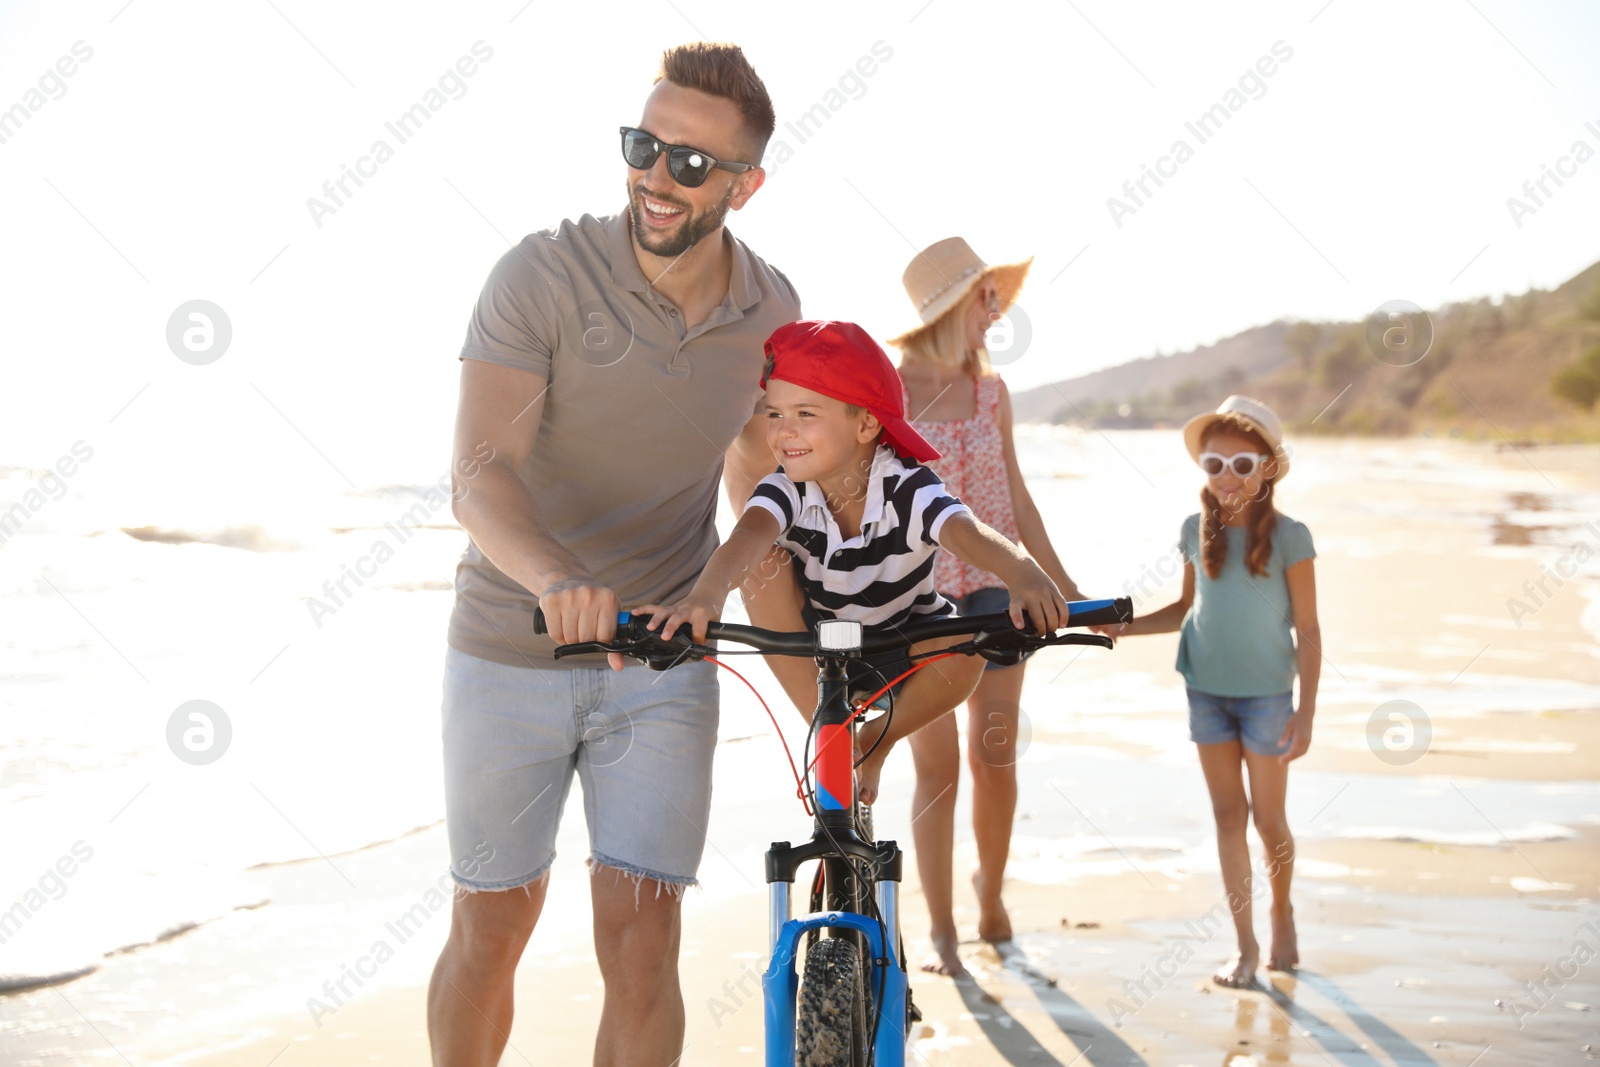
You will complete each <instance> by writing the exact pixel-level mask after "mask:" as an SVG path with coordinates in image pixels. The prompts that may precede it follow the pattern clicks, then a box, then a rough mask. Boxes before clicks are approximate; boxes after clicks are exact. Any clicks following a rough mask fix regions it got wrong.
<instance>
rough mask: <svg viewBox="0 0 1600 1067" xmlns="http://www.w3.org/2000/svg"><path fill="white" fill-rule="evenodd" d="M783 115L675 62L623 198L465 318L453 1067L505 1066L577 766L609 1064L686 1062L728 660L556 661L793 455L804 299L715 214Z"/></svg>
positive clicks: (699, 65)
mask: <svg viewBox="0 0 1600 1067" xmlns="http://www.w3.org/2000/svg"><path fill="white" fill-rule="evenodd" d="M773 125H774V115H773V109H772V102H771V101H770V100H769V99H768V97H767V92H766V89H765V87H764V86H763V85H762V84H761V79H760V78H758V77H757V76H756V73H755V71H754V70H753V69H752V68H751V66H750V64H749V63H748V61H747V60H746V59H745V57H744V55H743V53H742V52H741V51H740V50H739V49H738V48H737V47H734V46H732V45H723V44H706V43H699V44H692V45H685V46H683V47H680V48H674V49H672V50H670V51H668V52H667V53H665V55H664V56H663V57H662V66H661V72H660V74H659V75H658V76H657V79H656V83H655V88H654V90H653V91H652V92H651V93H650V96H649V98H648V100H647V101H646V102H645V107H644V113H643V115H642V116H641V117H640V119H639V121H638V124H637V126H628V127H623V128H622V130H621V147H622V154H623V158H624V163H625V165H626V168H627V169H626V174H627V192H628V207H627V210H626V211H625V212H623V213H621V214H617V215H612V216H607V217H603V218H595V217H592V216H588V215H585V216H583V217H582V218H580V219H578V220H577V221H571V220H569V221H566V222H563V223H562V224H561V225H560V226H559V227H556V228H555V229H553V230H547V231H543V232H540V233H536V234H530V235H529V236H528V237H526V238H524V239H523V240H522V242H521V243H520V244H518V245H517V247H516V248H514V249H512V250H511V251H510V252H508V253H507V254H506V255H505V256H504V257H502V258H501V260H500V261H499V263H497V264H496V265H495V267H494V270H493V271H492V272H491V273H490V275H489V280H488V282H487V283H486V284H485V285H484V288H483V292H482V295H481V296H480V297H479V299H478V305H477V307H476V309H475V310H474V312H473V315H472V320H471V323H470V325H469V327H468V330H467V339H466V343H465V345H464V346H463V347H462V350H461V360H462V369H461V398H460V407H459V410H458V412H457V418H456V433H455V445H454V453H455V464H454V470H456V471H458V472H461V473H462V475H463V478H462V480H463V482H464V483H465V478H464V476H465V474H466V472H469V471H472V472H475V473H474V474H473V475H472V477H471V482H470V491H468V492H462V491H460V490H461V489H464V488H468V486H467V485H466V484H463V485H462V486H459V487H457V492H456V495H455V499H456V501H457V502H456V505H455V508H454V511H455V515H456V518H457V519H458V520H459V521H460V523H461V525H462V526H463V527H464V528H465V529H466V531H467V533H468V534H469V535H470V541H469V542H468V545H467V550H466V552H465V554H464V555H463V556H462V559H461V563H460V565H459V566H458V568H457V571H456V603H455V610H454V613H453V614H452V616H451V619H450V629H449V649H448V651H447V653H446V660H445V684H444V714H443V718H444V758H445V810H446V821H447V824H448V828H449V838H450V850H451V856H452V864H451V869H452V872H453V873H454V876H455V880H456V883H457V885H458V886H459V887H460V890H461V891H460V892H458V893H457V894H456V899H455V903H454V908H453V912H452V918H451V926H450V935H449V940H448V941H447V942H446V944H445V948H444V951H443V953H441V955H440V957H439V961H438V963H437V965H436V966H435V968H434V974H433V981H432V983H431V984H430V986H429V991H428V1028H429V1036H430V1039H431V1042H432V1047H433V1058H434V1062H435V1063H436V1064H449V1065H451V1067H456V1065H462V1064H474V1065H476V1064H485V1065H487V1064H494V1063H498V1062H499V1058H500V1053H501V1051H502V1050H503V1049H504V1047H505V1044H506V1037H507V1034H508V1033H509V1032H510V1029H511V1017H512V978H513V974H514V972H515V970H516V966H517V961H518V960H519V959H520V957H521V955H522V951H523V948H524V946H525V945H526V944H527V942H528V938H529V936H530V935H531V934H532V932H533V929H534V926H535V924H536V923H537V922H538V920H539V914H540V911H541V909H542V907H543V905H544V900H545V893H546V889H547V888H548V885H549V873H550V865H551V862H552V861H553V859H554V857H555V838H556V829H557V824H558V822H559V819H560V815H561V811H562V809H563V807H564V806H565V802H566V798H567V793H568V791H569V789H570V788H571V785H572V778H573V775H574V774H576V775H577V776H578V778H580V779H581V781H582V788H583V807H584V817H585V820H586V822H587V824H588V829H589V843H590V856H589V869H590V875H591V877H590V892H591V896H592V899H593V904H594V938H595V955H596V957H597V959H598V961H599V965H600V973H601V977H602V979H603V980H604V982H605V1003H604V1007H603V1010H602V1014H601V1021H600V1032H599V1036H598V1038H597V1040H596V1046H595V1063H596V1064H628V1065H647V1067H648V1065H660V1067H667V1065H669V1064H672V1063H675V1062H676V1061H677V1059H678V1057H679V1056H680V1055H681V1052H682V1045H683V1030H684V1012H683V997H682V994H681V992H680V990H679V986H678V970H677V966H678V937H679V929H680V911H681V905H680V898H681V896H682V893H683V890H684V889H685V887H687V886H690V885H693V884H694V883H695V876H696V872H697V870H698V868H699V864H700V858H701V854H702V852H703V850H704V847H705V831H706V821H707V818H708V816H709V813H710V807H711V758H712V751H713V749H714V748H715V745H716V738H717V680H716V677H715V671H716V668H715V667H714V666H713V665H711V664H705V663H696V664H685V665H683V666H680V667H678V668H676V669H674V670H672V671H669V672H667V673H665V674H656V673H654V672H651V671H649V670H648V669H646V668H645V667H643V666H641V665H633V666H629V667H627V668H625V669H623V668H622V667H621V662H620V658H614V662H613V663H611V664H610V665H608V664H607V662H606V661H605V660H604V659H599V658H597V657H594V656H584V657H573V658H569V659H563V660H561V661H560V662H557V661H556V660H554V659H553V658H552V655H551V652H552V650H553V649H554V647H555V646H556V645H557V644H566V643H570V642H576V641H591V640H597V639H598V640H606V639H608V638H610V637H611V636H612V634H613V632H614V629H615V623H616V613H617V611H618V609H619V608H622V607H631V606H636V605H640V604H646V603H652V602H655V603H660V602H666V601H670V600H674V599H676V598H678V597H681V596H682V595H683V594H684V593H686V592H687V591H688V590H689V589H690V587H691V586H692V585H693V584H694V581H695V578H696V576H697V575H698V574H699V573H700V570H701V569H702V567H703V566H704V565H705V562H706V560H707V559H708V558H709V557H710V555H711V552H712V550H713V549H714V548H715V547H716V544H717V533H716V526H715V521H714V520H715V517H716V504H717V486H718V480H719V477H721V476H723V475H724V467H725V465H726V468H727V470H726V477H727V479H728V482H729V487H730V492H732V493H733V494H735V496H737V497H738V498H739V499H742V498H743V497H742V496H739V494H740V493H744V494H746V495H747V494H748V489H749V487H750V486H753V485H754V484H755V482H756V481H758V480H759V479H760V478H761V477H763V476H764V475H766V474H768V473H770V472H771V470H772V468H773V461H772V457H771V455H770V453H768V452H767V451H766V447H765V434H764V427H763V426H762V425H761V423H760V421H759V420H757V419H755V418H754V417H753V416H754V415H755V414H756V413H757V411H758V410H759V407H760V404H761V388H760V382H761V367H762V361H763V355H762V342H764V341H765V340H766V338H767V336H768V335H770V334H771V333H772V331H773V330H774V329H776V328H777V327H778V326H781V325H783V324H785V323H788V322H792V321H794V320H795V319H797V318H799V316H800V301H799V298H798V297H797V296H796V294H795V291H794V288H793V287H792V286H791V285H790V284H789V282H788V279H786V278H785V277H784V276H783V275H782V274H780V273H779V272H778V271H776V270H774V269H773V268H771V267H769V266H768V265H767V264H766V263H765V262H763V261H762V260H761V259H760V258H758V257H757V256H756V255H755V254H754V253H752V252H751V251H750V250H749V249H748V248H746V247H745V245H744V244H743V243H742V242H740V241H738V240H736V239H734V238H733V236H732V235H730V234H729V233H728V232H727V231H726V229H725V228H724V226H723V223H724V220H725V219H726V217H727V214H728V212H729V211H738V210H740V209H741V208H743V207H744V206H745V205H746V204H747V203H749V201H750V198H751V197H752V196H754V195H755V194H756V191H757V190H759V189H760V188H761V184H762V181H763V178H764V175H763V172H762V170H761V168H760V166H759V165H758V161H759V160H760V159H761V156H762V152H763V150H764V149H765V146H766V142H767V139H768V138H769V137H770V136H771V134H772V129H773ZM485 455H488V456H490V457H491V458H489V459H488V460H487V461H485V460H484V459H483V457H484V456H485ZM536 606H537V607H542V608H543V609H544V612H545V616H546V618H547V619H548V620H549V629H550V633H549V636H548V637H546V636H538V635H535V633H534V626H533V613H534V608H535V607H536Z"/></svg>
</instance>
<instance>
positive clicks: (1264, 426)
mask: <svg viewBox="0 0 1600 1067" xmlns="http://www.w3.org/2000/svg"><path fill="white" fill-rule="evenodd" d="M1224 415H1232V416H1233V417H1234V418H1237V419H1240V420H1242V421H1243V422H1245V423H1246V424H1248V425H1249V426H1250V428H1251V429H1253V430H1255V432H1256V433H1258V434H1260V435H1261V437H1262V440H1264V441H1266V442H1267V447H1268V448H1270V449H1272V455H1273V458H1275V459H1276V460H1277V461H1278V475H1277V477H1276V478H1274V479H1273V481H1275V482H1281V481H1283V480H1284V478H1286V477H1288V475H1289V450H1288V449H1287V448H1285V447H1284V444H1283V424H1282V423H1281V422H1279V421H1278V416H1277V415H1275V414H1274V413H1273V411H1272V409H1271V408H1269V407H1267V405H1265V404H1263V403H1262V402H1261V401H1259V400H1252V399H1251V398H1250V397H1247V396H1241V395H1239V394H1237V393H1235V394H1234V395H1233V396H1230V397H1229V398H1228V399H1226V400H1224V401H1223V402H1222V404H1221V405H1220V406H1219V407H1218V408H1217V410H1216V411H1214V412H1212V413H1211V414H1208V415H1196V416H1195V417H1194V418H1192V419H1190V420H1189V421H1188V422H1186V423H1184V424H1183V443H1184V444H1185V445H1186V446H1187V447H1188V449H1189V458H1190V459H1192V460H1194V461H1195V462H1196V463H1198V462H1200V439H1201V438H1202V437H1204V436H1205V433H1206V430H1208V429H1209V428H1210V427H1211V425H1212V424H1213V423H1216V422H1220V421H1222V416H1224Z"/></svg>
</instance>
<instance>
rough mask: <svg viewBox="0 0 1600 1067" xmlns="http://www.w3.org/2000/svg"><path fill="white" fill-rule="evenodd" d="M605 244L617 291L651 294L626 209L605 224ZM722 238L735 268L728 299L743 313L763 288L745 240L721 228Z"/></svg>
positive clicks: (758, 298) (759, 296)
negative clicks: (630, 230)
mask: <svg viewBox="0 0 1600 1067" xmlns="http://www.w3.org/2000/svg"><path fill="white" fill-rule="evenodd" d="M605 233H606V243H607V245H608V246H609V247H610V251H611V280H612V281H613V282H615V283H616V284H617V286H618V288H621V289H626V290H627V291H629V292H632V293H645V292H649V291H650V279H648V278H646V277H645V276H644V271H642V270H640V269H639V260H638V258H637V257H636V256H634V254H633V236H632V234H631V233H630V232H629V216H628V208H627V207H626V206H624V207H623V209H622V210H621V211H619V212H617V213H616V214H615V215H613V216H611V218H610V219H608V220H607V221H606V225H605ZM722 235H723V236H722V239H723V240H724V241H726V242H727V243H728V247H729V249H730V251H731V252H732V253H733V269H732V271H731V272H730V273H729V277H728V299H729V300H730V301H731V302H732V303H733V306H734V307H736V308H738V309H739V310H740V311H745V310H747V309H748V308H749V307H750V306H751V305H753V304H754V303H755V302H756V301H758V300H760V299H761V287H760V286H759V285H758V284H757V283H756V272H755V264H754V263H753V259H754V257H753V256H752V255H751V254H750V250H749V249H748V248H746V247H745V244H744V242H743V241H741V240H739V239H738V238H737V237H735V236H733V234H732V233H730V232H729V231H728V227H727V226H726V224H724V226H723V227H722Z"/></svg>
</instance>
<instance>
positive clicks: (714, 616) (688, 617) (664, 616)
mask: <svg viewBox="0 0 1600 1067" xmlns="http://www.w3.org/2000/svg"><path fill="white" fill-rule="evenodd" d="M725 599H726V594H724V596H723V597H722V598H718V597H715V596H711V595H708V594H706V593H702V592H701V591H700V590H699V589H698V588H696V589H691V590H689V595H688V596H686V597H684V598H683V599H682V600H680V601H678V602H677V603H676V604H646V605H645V606H644V607H642V608H634V609H633V611H634V614H636V615H648V616H650V621H649V623H647V624H646V628H647V629H649V630H651V631H653V632H659V633H660V634H661V636H662V637H663V638H666V639H668V640H671V638H672V635H673V634H675V633H677V632H678V627H680V626H682V625H683V624H684V623H688V624H689V626H690V628H691V630H692V631H693V633H694V643H695V644H697V645H703V644H705V643H706V624H707V623H711V622H720V621H722V605H723V602H724V600H725Z"/></svg>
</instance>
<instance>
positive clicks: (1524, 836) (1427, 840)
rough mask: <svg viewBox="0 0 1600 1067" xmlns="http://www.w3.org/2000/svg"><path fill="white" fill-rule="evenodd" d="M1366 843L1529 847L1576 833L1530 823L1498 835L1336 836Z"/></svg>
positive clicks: (1386, 829)
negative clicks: (1525, 845) (1527, 845)
mask: <svg viewBox="0 0 1600 1067" xmlns="http://www.w3.org/2000/svg"><path fill="white" fill-rule="evenodd" d="M1336 836H1338V837H1342V838H1358V839H1361V840H1365V841H1402V842H1407V843H1415V844H1421V845H1456V846H1458V847H1462V848H1494V847H1496V846H1498V845H1502V844H1517V843H1519V842H1520V843H1522V844H1528V843H1532V842H1538V841H1571V840H1572V839H1573V838H1575V837H1577V836H1578V833H1577V831H1576V830H1573V829H1572V828H1571V827H1568V826H1560V825H1557V824H1556V823H1547V822H1533V823H1528V824H1526V825H1524V826H1522V827H1519V828H1516V829H1512V830H1507V831H1505V832H1504V833H1501V832H1500V831H1498V830H1492V829H1491V830H1424V829H1420V828H1418V827H1412V826H1350V827H1346V828H1345V829H1343V830H1340V831H1339V833H1338V834H1337V835H1336Z"/></svg>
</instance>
